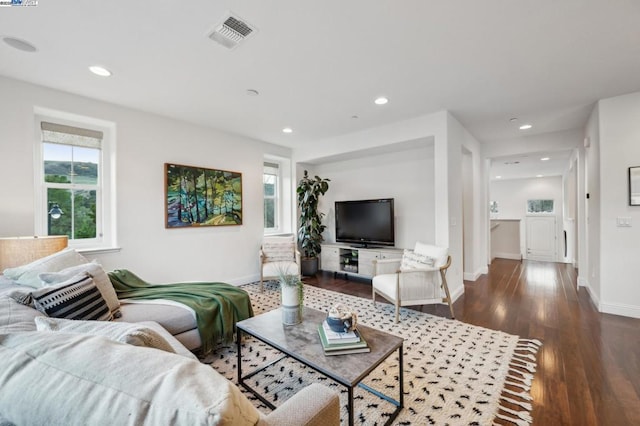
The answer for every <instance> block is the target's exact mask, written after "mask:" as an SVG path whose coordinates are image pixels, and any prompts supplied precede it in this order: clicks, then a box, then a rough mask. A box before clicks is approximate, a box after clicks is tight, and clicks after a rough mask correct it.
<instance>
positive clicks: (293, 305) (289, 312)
mask: <svg viewBox="0 0 640 426" xmlns="http://www.w3.org/2000/svg"><path fill="white" fill-rule="evenodd" d="M278 282H279V284H280V302H281V308H282V323H283V324H284V325H295V324H299V323H301V322H302V308H303V305H304V304H303V301H304V292H303V290H304V286H303V284H302V281H300V277H299V276H298V275H292V274H289V273H288V272H287V270H286V269H284V268H279V269H278Z"/></svg>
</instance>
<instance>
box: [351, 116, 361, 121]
mask: <svg viewBox="0 0 640 426" xmlns="http://www.w3.org/2000/svg"><path fill="white" fill-rule="evenodd" d="M351 118H353V119H354V120H356V119H358V118H360V117H358V116H357V115H352V116H351Z"/></svg>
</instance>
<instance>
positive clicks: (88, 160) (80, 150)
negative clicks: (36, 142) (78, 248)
mask: <svg viewBox="0 0 640 426" xmlns="http://www.w3.org/2000/svg"><path fill="white" fill-rule="evenodd" d="M43 153H44V180H45V186H46V194H47V204H46V206H47V212H48V214H47V231H48V234H49V235H67V236H68V237H69V238H70V239H86V238H96V234H97V226H96V223H97V222H96V209H97V196H98V189H99V188H98V183H99V182H98V175H99V173H98V167H99V166H98V165H99V160H100V150H99V149H95V148H85V147H78V146H72V145H64V144H54V143H44V144H43Z"/></svg>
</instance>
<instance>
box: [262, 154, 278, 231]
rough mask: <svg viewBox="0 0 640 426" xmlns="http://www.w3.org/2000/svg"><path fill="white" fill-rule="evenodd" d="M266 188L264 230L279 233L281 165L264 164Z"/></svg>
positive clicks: (264, 186) (263, 183)
mask: <svg viewBox="0 0 640 426" xmlns="http://www.w3.org/2000/svg"><path fill="white" fill-rule="evenodd" d="M262 185H263V188H264V230H265V232H267V233H268V232H277V231H278V230H279V228H280V226H279V225H280V165H279V164H278V163H274V162H267V161H265V163H264V172H263V174H262Z"/></svg>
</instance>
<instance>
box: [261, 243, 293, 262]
mask: <svg viewBox="0 0 640 426" xmlns="http://www.w3.org/2000/svg"><path fill="white" fill-rule="evenodd" d="M262 252H263V253H264V255H265V257H266V259H267V261H268V262H292V261H294V260H295V244H294V242H293V240H292V239H291V238H270V239H265V240H264V242H263V243H262Z"/></svg>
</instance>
